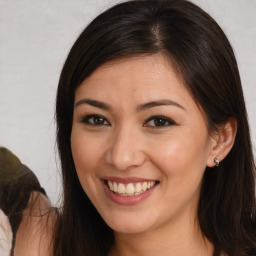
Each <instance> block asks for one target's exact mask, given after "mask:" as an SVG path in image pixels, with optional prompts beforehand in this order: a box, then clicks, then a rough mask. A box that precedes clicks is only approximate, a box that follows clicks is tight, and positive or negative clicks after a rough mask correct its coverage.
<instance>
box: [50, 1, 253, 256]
mask: <svg viewBox="0 0 256 256" xmlns="http://www.w3.org/2000/svg"><path fill="white" fill-rule="evenodd" d="M157 53H163V54H165V55H166V56H167V57H169V59H170V61H171V63H172V64H173V65H174V66H175V68H176V70H177V72H178V73H179V74H180V76H181V77H182V79H183V81H184V82H185V86H186V87H187V89H188V91H189V92H190V93H191V95H192V96H193V98H194V99H195V101H196V102H197V103H198V104H199V106H200V107H201V109H202V110H203V112H204V113H205V115H206V117H207V124H208V127H209V131H213V130H215V129H216V128H217V127H219V126H220V125H221V124H223V123H225V121H226V120H227V119H228V118H230V117H232V118H235V119H236V120H237V124H238V130H237V135H236V139H235V143H234V146H233V148H232V150H231V152H230V153H229V154H228V156H227V157H226V158H225V159H224V160H223V162H221V164H220V166H219V167H218V168H216V167H214V168H206V170H205V174H204V177H203V184H202V189H201V194H200V201H199V206H198V219H199V223H200V227H201V230H202V232H203V234H204V235H205V236H206V237H207V238H208V239H209V240H210V241H211V242H212V243H213V244H214V247H215V252H214V255H220V252H224V253H226V254H228V255H232V256H236V255H239V256H240V255H256V209H255V206H256V204H255V180H254V178H255V176H254V175H255V163H254V160H253V153H252V147H251V139H250V132H249V125H248V121H247V113H246V108H245V103H244V98H243V92H242V88H241V81H240V77H239V71H238V67H237V62H236V59H235V56H234V53H233V50H232V47H231V45H230V43H229V41H228V39H227V38H226V36H225V34H224V33H223V31H222V29H221V28H220V27H219V26H218V25H217V24H216V22H215V21H214V20H213V19H212V18H211V17H210V16H209V15H208V14H207V13H205V12H204V11H203V10H202V9H200V8H199V7H197V6H196V5H194V4H192V3H191V2H189V1H185V0H169V1H168V0H167V1H164V0H159V1H153V0H152V1H151V0H148V1H143V0H142V1H128V2H125V3H121V4H118V5H116V6H114V7H112V8H110V9H109V10H107V11H105V12H104V13H102V14H100V15H99V16H98V17H96V18H95V19H94V20H93V21H92V22H91V23H90V24H89V25H88V26H87V27H86V28H85V30H84V31H83V32H82V33H81V35H80V36H79V38H78V39H77V41H76V42H75V44H74V45H73V47H72V49H71V51H70V53H69V55H68V57H67V60H66V62H65V64H64V67H63V70H62V73H61V76H60V81H59V86H58V92H57V101H56V120H57V143H58V149H59V154H60V159H61V166H62V175H63V186H64V204H63V209H62V210H61V211H60V214H59V218H58V221H57V224H56V231H55V240H54V255H62V256H65V255H68V256H70V255H76V256H79V255H91V256H97V255H106V254H107V252H108V250H109V248H110V247H111V245H112V244H113V231H112V230H111V229H110V228H109V227H108V226H107V225H106V224H105V222H104V221H103V220H102V218H101V216H100V215H99V214H98V212H97V211H96V209H95V208H94V206H93V205H92V203H91V202H90V200H89V199H88V197H87V196H86V194H85V192H84V190H83V189H82V187H81V185H80V183H79V180H78V177H77V174H76V170H75V166H74V162H73V158H72V153H71V146H70V134H71V128H72V117H73V105H74V92H75V89H76V88H77V86H79V85H80V84H81V83H82V81H83V80H84V79H85V78H86V77H88V76H89V75H90V74H91V73H92V72H93V71H94V70H95V69H97V68H98V67H99V66H100V65H102V64H103V63H105V62H107V61H109V60H113V59H116V58H129V57H131V56H137V55H153V54H157Z"/></svg>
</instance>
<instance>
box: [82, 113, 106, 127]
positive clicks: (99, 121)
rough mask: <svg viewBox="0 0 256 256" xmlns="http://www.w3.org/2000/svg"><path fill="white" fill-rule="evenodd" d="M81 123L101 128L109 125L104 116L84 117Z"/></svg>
mask: <svg viewBox="0 0 256 256" xmlns="http://www.w3.org/2000/svg"><path fill="white" fill-rule="evenodd" d="M81 122H82V123H85V124H88V125H94V126H103V125H109V122H108V121H107V119H106V118H105V117H104V116H101V115H88V116H85V117H84V118H83V119H82V120H81Z"/></svg>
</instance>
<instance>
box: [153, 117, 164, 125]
mask: <svg viewBox="0 0 256 256" xmlns="http://www.w3.org/2000/svg"><path fill="white" fill-rule="evenodd" d="M154 123H155V126H163V125H165V123H166V120H164V119H161V118H159V119H155V122H154Z"/></svg>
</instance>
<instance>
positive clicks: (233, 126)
mask: <svg viewBox="0 0 256 256" xmlns="http://www.w3.org/2000/svg"><path fill="white" fill-rule="evenodd" d="M236 131H237V121H236V119H235V118H229V119H228V120H227V122H226V123H225V124H224V125H222V126H221V127H220V128H219V129H218V131H217V132H216V133H215V134H214V135H213V136H212V140H211V146H210V147H211V148H210V154H209V156H208V158H207V166H208V167H214V166H215V165H216V163H215V162H214V159H215V158H216V157H218V158H219V162H221V161H223V159H224V158H225V157H226V156H227V154H228V153H229V152H230V150H231V149H232V147H233V145H234V141H235V137H236Z"/></svg>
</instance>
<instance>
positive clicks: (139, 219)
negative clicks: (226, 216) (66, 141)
mask: <svg viewBox="0 0 256 256" xmlns="http://www.w3.org/2000/svg"><path fill="white" fill-rule="evenodd" d="M211 145H212V138H211V136H210V135H209V133H208V130H207V126H206V123H205V119H204V116H203V114H202V112H201V111H200V110H199V108H198V106H197V104H196V103H195V102H194V100H193V98H192V97H191V96H190V94H189V93H188V91H187V90H186V89H185V87H184V85H183V83H182V81H181V80H180V79H179V78H178V77H177V75H176V74H175V72H174V70H173V69H172V67H171V65H170V64H169V63H168V61H167V60H166V59H165V58H164V57H163V56H161V55H154V56H148V57H145V56H144V57H133V58H127V59H121V60H116V61H112V62H111V63H107V64H104V65H102V66H101V67H99V68H98V69H97V70H95V71H94V72H93V73H92V75H91V76H90V77H89V78H87V79H86V80H85V81H84V82H83V83H82V84H81V85H80V86H79V87H78V88H77V90H76V92H75V106H74V117H73V127H72V133H71V148H72V154H73V158H74V163H75V167H76V170H77V175H78V177H79V180H80V183H81V185H82V187H83V189H84V191H85V193H86V194H87V195H88V197H89V198H90V200H91V201H92V203H93V204H94V206H95V207H96V209H97V210H98V212H99V213H100V215H101V216H102V218H103V219H104V220H105V222H106V223H107V224H108V225H109V226H110V227H111V228H112V229H114V230H115V231H117V232H121V233H130V234H131V233H141V232H146V231H150V230H151V231H152V230H156V229H159V228H161V227H168V226H169V225H173V224H174V223H176V222H178V220H179V219H182V218H183V217H184V218H186V217H188V215H189V216H191V215H194V216H196V209H197V204H198V197H199V193H200V187H201V181H202V176H203V173H204V171H205V168H206V165H207V163H208V162H209V161H212V156H211ZM210 158H211V159H210ZM182 216H183V217H182Z"/></svg>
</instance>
